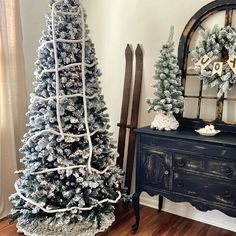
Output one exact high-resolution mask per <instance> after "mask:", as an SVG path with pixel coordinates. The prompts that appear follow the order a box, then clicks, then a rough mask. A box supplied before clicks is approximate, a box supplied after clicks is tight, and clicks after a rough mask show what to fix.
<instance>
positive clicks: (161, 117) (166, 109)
mask: <svg viewBox="0 0 236 236" xmlns="http://www.w3.org/2000/svg"><path fill="white" fill-rule="evenodd" d="M173 35H174V27H173V26H172V27H171V30H170V36H169V39H168V42H167V43H166V44H164V45H163V46H162V50H161V55H160V57H159V60H158V62H157V63H156V65H155V76H154V79H155V81H156V84H155V85H154V86H153V87H154V88H155V91H154V95H155V96H156V98H154V99H150V98H149V99H147V103H148V105H149V109H148V111H149V112H150V111H155V112H156V116H155V119H154V121H153V122H152V124H151V127H152V128H155V129H159V130H175V129H177V128H178V125H179V124H178V122H177V120H176V119H175V117H174V115H173V114H179V113H181V112H182V111H183V106H184V102H183V101H184V99H183V93H182V91H183V87H182V85H181V71H180V69H179V66H178V63H177V62H178V61H177V58H176V56H175V54H174V41H173Z"/></svg>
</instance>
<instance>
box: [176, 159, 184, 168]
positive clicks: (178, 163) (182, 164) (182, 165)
mask: <svg viewBox="0 0 236 236" xmlns="http://www.w3.org/2000/svg"><path fill="white" fill-rule="evenodd" d="M177 165H178V166H180V167H184V166H185V162H184V160H183V159H180V160H178V162H177Z"/></svg>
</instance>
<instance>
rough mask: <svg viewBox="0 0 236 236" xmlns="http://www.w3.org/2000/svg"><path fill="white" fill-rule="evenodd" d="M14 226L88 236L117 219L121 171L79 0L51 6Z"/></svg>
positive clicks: (52, 0)
mask: <svg viewBox="0 0 236 236" xmlns="http://www.w3.org/2000/svg"><path fill="white" fill-rule="evenodd" d="M49 5H50V8H51V13H50V14H49V15H48V16H47V30H45V32H43V36H42V38H41V40H40V44H41V45H40V47H39V48H38V59H37V61H36V66H37V69H36V72H35V75H36V80H35V82H34V86H35V90H34V92H33V93H32V94H31V102H30V105H29V111H28V113H27V116H28V117H29V123H28V128H29V131H28V133H26V134H25V135H24V138H23V147H22V148H21V152H23V153H24V158H23V159H22V162H23V163H24V164H25V169H24V170H22V171H19V172H18V173H19V174H20V176H21V177H20V179H19V180H17V181H16V183H15V188H16V193H15V194H13V195H12V196H11V197H10V201H11V202H12V204H13V209H12V211H11V214H10V221H13V220H16V219H17V220H18V223H17V227H18V229H19V231H20V232H23V233H25V235H40V236H46V235H50V236H54V235H55V236H56V235H57V236H58V235H69V236H73V235H78V236H83V235H86V236H89V235H94V234H96V233H97V232H99V231H103V230H105V229H106V228H107V227H108V226H110V225H111V223H112V222H113V221H114V214H113V211H114V206H113V205H114V203H116V202H117V201H118V200H119V199H120V198H121V197H122V196H123V193H122V190H121V184H122V181H123V173H122V171H121V169H119V168H118V167H116V158H117V152H116V147H115V144H114V141H113V139H112V135H111V133H109V131H108V128H109V125H108V121H109V120H108V114H107V113H106V106H105V102H104V98H103V96H102V95H101V87H100V82H99V80H98V77H99V76H100V75H101V73H100V70H99V69H98V67H97V64H98V62H97V59H96V57H95V50H94V45H93V43H92V41H91V39H90V38H89V31H88V28H87V25H86V23H85V20H86V15H85V12H84V9H83V7H82V6H81V1H80V0H50V4H49Z"/></svg>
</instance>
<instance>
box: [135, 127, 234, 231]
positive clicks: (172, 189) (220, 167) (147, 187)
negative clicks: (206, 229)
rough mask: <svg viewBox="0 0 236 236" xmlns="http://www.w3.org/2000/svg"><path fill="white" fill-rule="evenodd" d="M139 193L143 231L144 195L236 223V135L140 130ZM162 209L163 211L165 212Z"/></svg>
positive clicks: (136, 193)
mask: <svg viewBox="0 0 236 236" xmlns="http://www.w3.org/2000/svg"><path fill="white" fill-rule="evenodd" d="M136 133H137V155H136V158H137V160H136V161H137V166H136V192H135V193H134V195H133V206H134V210H135V215H136V223H135V224H134V225H133V226H132V230H133V232H136V231H137V229H138V227H139V197H140V193H141V192H143V191H144V192H147V193H148V194H149V195H151V196H154V195H160V196H161V198H160V203H161V205H162V197H166V198H168V199H170V200H172V201H175V202H189V203H191V204H192V205H193V206H195V207H196V208H197V209H199V210H201V211H208V210H213V209H217V210H220V211H222V212H223V213H225V214H227V215H229V216H234V217H236V134H230V133H220V134H218V135H217V136H215V137H204V136H200V135H199V134H197V133H195V132H194V130H191V129H180V130H178V131H171V132H167V131H156V130H152V129H150V128H149V127H145V128H140V129H137V130H136ZM161 205H160V206H159V208H160V209H161Z"/></svg>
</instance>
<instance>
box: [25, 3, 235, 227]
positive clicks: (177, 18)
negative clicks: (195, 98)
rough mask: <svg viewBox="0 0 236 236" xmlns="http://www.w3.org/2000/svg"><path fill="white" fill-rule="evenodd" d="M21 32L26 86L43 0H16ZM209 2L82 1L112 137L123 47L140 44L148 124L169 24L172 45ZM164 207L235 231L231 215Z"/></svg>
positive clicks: (142, 117)
mask: <svg viewBox="0 0 236 236" xmlns="http://www.w3.org/2000/svg"><path fill="white" fill-rule="evenodd" d="M20 1H21V9H22V22H23V32H24V39H25V44H24V50H25V59H26V65H27V66H26V71H27V79H28V87H29V90H30V89H31V86H30V84H31V80H32V78H33V73H32V71H33V62H34V60H35V56H36V54H35V50H36V48H37V45H38V39H39V37H40V32H41V30H42V28H43V26H44V25H45V24H44V19H43V15H44V13H45V12H46V10H47V6H46V5H47V4H46V3H47V0H40V1H38V0H20ZM208 2H210V0H198V1H196V0H178V1H177V0H175V1H174V0H129V1H127V0H83V3H84V6H85V8H86V10H87V14H88V24H89V28H90V30H91V38H92V39H93V42H94V43H95V48H96V52H97V57H98V59H99V64H100V68H101V70H102V72H103V75H102V77H101V79H102V87H103V93H104V95H105V99H106V103H107V106H108V109H109V113H110V118H111V129H112V131H114V134H115V137H116V138H117V134H118V129H117V126H116V124H117V122H118V121H119V117H120V107H121V100H122V89H123V80H124V63H125V61H124V50H125V47H126V44H127V43H131V44H133V46H134V47H136V44H138V43H140V44H142V45H143V48H144V77H143V86H142V95H141V106H140V114H139V126H144V125H148V124H150V122H151V120H152V118H153V114H147V112H146V110H147V105H146V103H145V98H146V97H150V96H152V92H153V91H152V88H151V84H153V80H152V76H153V73H154V69H153V65H154V63H155V62H156V60H157V58H158V55H159V50H160V48H161V45H162V44H163V43H164V42H165V41H166V39H167V37H168V34H169V28H170V26H171V24H173V25H174V26H175V32H176V33H175V41H176V45H177V43H178V41H179V37H180V35H181V32H182V30H183V29H184V26H185V25H186V23H187V21H188V20H189V19H190V17H191V16H192V15H193V14H194V13H195V12H196V11H197V10H198V9H199V8H200V7H202V6H203V5H205V4H207V3H208ZM141 200H142V203H143V204H146V205H149V206H151V207H155V206H156V202H157V200H156V198H150V197H148V196H147V195H142V198H141ZM164 210H166V211H169V212H172V213H174V214H178V215H182V216H185V217H188V218H193V219H196V220H198V221H202V222H206V223H209V224H213V225H217V226H219V227H222V228H226V229H230V230H234V231H236V228H235V225H236V219H233V218H230V217H227V216H226V215H224V214H222V213H220V212H218V211H213V212H208V213H202V212H199V211H197V210H196V209H195V208H193V207H192V206H190V204H184V203H179V204H175V203H172V202H170V201H167V200H166V201H165V203H164Z"/></svg>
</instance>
